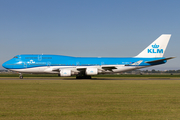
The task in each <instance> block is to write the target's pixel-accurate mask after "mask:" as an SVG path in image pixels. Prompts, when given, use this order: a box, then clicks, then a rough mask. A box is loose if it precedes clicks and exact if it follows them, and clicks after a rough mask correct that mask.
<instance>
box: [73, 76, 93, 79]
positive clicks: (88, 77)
mask: <svg viewBox="0 0 180 120" xmlns="http://www.w3.org/2000/svg"><path fill="white" fill-rule="evenodd" d="M76 79H91V76H90V75H77V76H76Z"/></svg>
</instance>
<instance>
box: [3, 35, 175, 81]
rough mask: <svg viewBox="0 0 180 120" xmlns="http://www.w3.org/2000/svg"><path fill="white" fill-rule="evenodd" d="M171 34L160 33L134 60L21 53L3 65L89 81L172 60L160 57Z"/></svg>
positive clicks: (17, 69)
mask: <svg viewBox="0 0 180 120" xmlns="http://www.w3.org/2000/svg"><path fill="white" fill-rule="evenodd" d="M170 37H171V34H162V35H161V36H160V37H159V38H157V39H156V40H155V41H154V42H152V43H151V44H150V45H149V46H148V47H147V48H145V49H144V50H143V51H142V52H141V53H139V54H138V55H137V56H134V57H125V58H122V57H72V56H63V55H48V54H47V55H45V54H35V55H34V54H32V55H31V54H22V55H16V56H15V57H14V58H12V59H10V60H8V61H6V62H5V63H3V64H2V66H3V67H4V68H6V69H9V70H11V71H15V72H19V74H20V75H19V78H20V79H23V75H22V73H53V74H58V75H59V76H62V77H66V76H72V75H76V79H91V76H92V75H98V74H107V73H120V72H125V71H130V70H135V69H141V68H146V67H150V66H155V65H160V64H164V63H166V62H167V60H169V59H173V58H174V57H168V58H165V57H163V55H164V53H165V50H166V47H167V45H168V42H169V40H170Z"/></svg>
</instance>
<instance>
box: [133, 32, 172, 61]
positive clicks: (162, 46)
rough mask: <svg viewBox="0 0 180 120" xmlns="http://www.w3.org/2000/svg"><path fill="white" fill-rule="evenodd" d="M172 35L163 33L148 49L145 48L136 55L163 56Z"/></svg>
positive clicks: (147, 56)
mask: <svg viewBox="0 0 180 120" xmlns="http://www.w3.org/2000/svg"><path fill="white" fill-rule="evenodd" d="M170 37H171V34H162V35H161V36H160V37H159V38H157V39H156V40H155V41H154V42H153V43H151V44H150V45H149V46H148V47H147V48H146V49H144V50H143V51H142V52H141V53H139V54H138V55H137V56H136V57H145V58H152V57H154V58H156V57H163V55H164V53H165V50H166V47H167V45H168V42H169V39H170Z"/></svg>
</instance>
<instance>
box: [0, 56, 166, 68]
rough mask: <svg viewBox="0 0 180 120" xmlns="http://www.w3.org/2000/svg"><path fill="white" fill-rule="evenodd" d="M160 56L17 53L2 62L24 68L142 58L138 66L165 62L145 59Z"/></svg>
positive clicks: (128, 62) (117, 62)
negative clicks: (82, 55) (85, 55)
mask: <svg viewBox="0 0 180 120" xmlns="http://www.w3.org/2000/svg"><path fill="white" fill-rule="evenodd" d="M160 59H164V57H162V58H136V57H133V58H130V57H127V58H116V57H114V58H111V57H70V56H62V55H17V56H15V57H14V58H12V59H10V60H9V61H7V62H5V63H3V65H2V66H3V67H4V68H6V69H26V68H34V67H44V66H102V65H132V64H133V63H135V62H137V61H140V60H142V61H143V62H142V63H141V64H139V65H138V66H152V65H158V64H163V63H166V60H164V61H160V62H156V63H146V61H154V60H160Z"/></svg>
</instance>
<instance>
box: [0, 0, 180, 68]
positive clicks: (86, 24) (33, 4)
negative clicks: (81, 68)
mask: <svg viewBox="0 0 180 120" xmlns="http://www.w3.org/2000/svg"><path fill="white" fill-rule="evenodd" d="M179 5H180V1H178V0H173V1H172V0H0V69H3V67H2V63H3V62H5V61H7V60H9V59H11V58H12V57H14V56H15V55H19V54H57V55H67V56H75V57H131V56H136V55H137V54H139V53H140V52H141V51H142V50H144V49H145V48H146V47H147V46H148V45H149V44H151V43H152V42H153V41H154V40H155V39H157V38H158V37H159V36H160V35H161V34H172V36H171V39H170V42H169V44H168V47H167V49H166V52H165V54H164V57H172V56H175V57H176V58H175V59H172V60H169V61H168V62H167V63H166V64H164V65H159V66H156V67H150V68H148V69H156V70H174V69H175V70H177V69H180V47H179V46H180V15H179V13H180V7H179Z"/></svg>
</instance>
